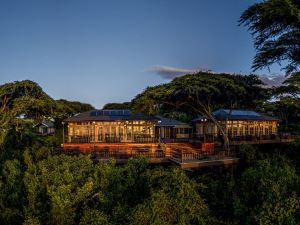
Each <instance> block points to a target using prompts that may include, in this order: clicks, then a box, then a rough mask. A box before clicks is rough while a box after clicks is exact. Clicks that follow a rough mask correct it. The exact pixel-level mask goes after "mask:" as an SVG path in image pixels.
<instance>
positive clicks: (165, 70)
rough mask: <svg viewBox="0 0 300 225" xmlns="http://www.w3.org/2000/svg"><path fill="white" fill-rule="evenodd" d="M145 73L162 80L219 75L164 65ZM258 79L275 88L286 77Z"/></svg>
mask: <svg viewBox="0 0 300 225" xmlns="http://www.w3.org/2000/svg"><path fill="white" fill-rule="evenodd" d="M146 71H148V72H152V73H156V74H157V75H159V76H160V77H162V78H164V79H168V80H170V79H174V78H175V77H180V76H183V75H186V74H194V73H198V72H200V71H202V72H209V73H212V74H219V73H218V72H215V71H212V70H209V69H187V68H177V67H172V66H165V65H156V66H152V67H150V68H149V69H147V70H146ZM224 73H227V74H232V75H234V74H237V73H233V72H224ZM258 77H259V79H260V80H261V81H262V82H264V84H266V86H267V87H273V86H275V87H277V86H280V85H282V83H283V81H285V80H286V78H287V77H285V76H284V75H283V74H277V73H276V74H270V75H258Z"/></svg>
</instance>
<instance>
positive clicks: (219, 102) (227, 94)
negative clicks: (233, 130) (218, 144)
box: [170, 73, 266, 146]
mask: <svg viewBox="0 0 300 225" xmlns="http://www.w3.org/2000/svg"><path fill="white" fill-rule="evenodd" d="M172 84H173V85H174V86H175V90H174V92H173V95H172V96H171V99H170V101H180V102H182V103H183V107H186V106H188V107H190V108H191V109H192V110H193V111H194V112H195V113H196V114H198V115H199V114H201V115H204V116H206V117H207V118H208V119H209V120H211V121H212V122H213V123H214V124H215V125H216V126H217V127H218V129H219V130H220V132H221V134H222V135H223V136H224V138H225V144H226V146H228V144H229V143H228V137H227V136H228V135H227V127H226V126H227V121H226V122H225V126H223V125H222V123H221V122H220V121H217V120H216V118H215V117H214V115H213V111H214V110H215V109H218V108H222V107H225V108H228V109H230V112H229V114H228V117H230V115H231V112H232V109H234V108H236V107H247V106H248V107H250V108H253V107H255V106H256V104H257V102H258V100H261V99H263V97H266V96H265V94H263V93H264V90H263V89H262V88H261V87H259V85H261V84H262V83H261V82H260V81H259V80H258V78H257V77H256V76H249V77H248V76H241V75H229V74H209V73H198V74H193V75H186V76H183V77H179V78H176V79H174V80H173V81H172ZM228 117H227V120H228Z"/></svg>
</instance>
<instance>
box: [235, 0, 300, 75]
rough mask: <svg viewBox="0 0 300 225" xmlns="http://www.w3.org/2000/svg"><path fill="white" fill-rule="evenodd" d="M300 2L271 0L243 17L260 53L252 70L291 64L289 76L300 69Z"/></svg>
mask: <svg viewBox="0 0 300 225" xmlns="http://www.w3.org/2000/svg"><path fill="white" fill-rule="evenodd" d="M299 15H300V2H299V1H298V0H267V1H263V2H260V3H256V4H254V5H252V6H250V7H249V8H248V9H247V10H245V11H244V13H243V14H242V15H241V18H240V24H241V25H245V26H246V27H248V28H249V30H250V31H251V32H252V35H253V37H254V39H255V42H254V43H255V48H256V50H257V52H256V55H255V58H254V61H253V66H252V68H253V69H254V70H257V69H261V68H264V67H269V66H270V65H272V64H274V63H284V64H285V63H287V65H286V67H285V68H284V69H285V70H286V72H287V73H291V72H295V71H297V70H298V69H299V65H300V48H299V47H300V16H299Z"/></svg>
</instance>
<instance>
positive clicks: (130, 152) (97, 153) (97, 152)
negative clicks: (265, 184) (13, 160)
mask: <svg viewBox="0 0 300 225" xmlns="http://www.w3.org/2000/svg"><path fill="white" fill-rule="evenodd" d="M59 151H60V153H64V154H68V155H78V154H90V156H91V159H93V160H94V161H108V160H111V159H114V160H116V162H117V163H118V164H124V163H126V162H127V161H128V159H130V158H132V157H137V156H141V155H142V156H145V157H146V158H148V159H149V163H151V164H164V163H175V164H177V165H179V166H180V167H181V168H183V169H191V168H200V167H208V166H222V165H229V164H234V163H237V161H238V159H237V158H234V157H232V156H233V155H234V154H233V152H230V153H225V151H222V150H220V149H218V150H217V149H214V148H213V145H212V144H210V145H209V144H205V145H199V144H191V143H165V144H162V143H161V144H149V143H148V144H136V143H127V144H122V143H116V144H107V143H95V144H91V143H88V144H65V145H64V147H63V148H61V149H60V150H59Z"/></svg>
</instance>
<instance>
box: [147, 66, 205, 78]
mask: <svg viewBox="0 0 300 225" xmlns="http://www.w3.org/2000/svg"><path fill="white" fill-rule="evenodd" d="M147 71H149V72H153V73H156V74H158V75H159V76H161V77H162V78H164V79H173V78H175V77H179V76H182V75H185V74H194V73H197V72H199V71H209V70H204V69H186V68H176V67H172V66H162V65H156V66H152V67H151V68H149V69H147Z"/></svg>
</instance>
